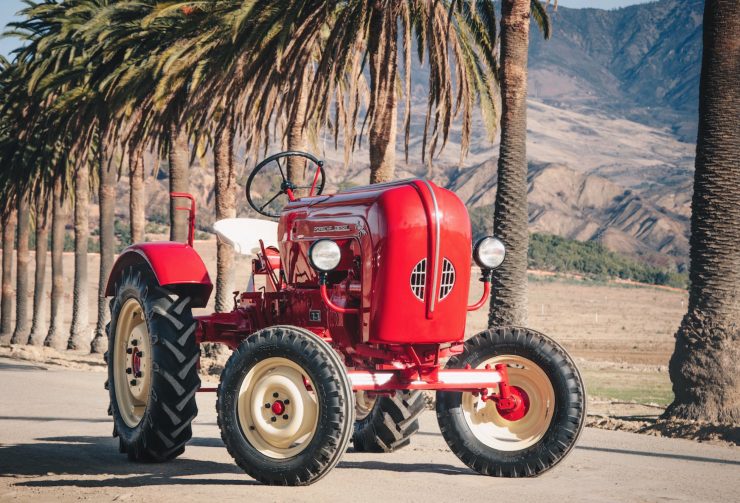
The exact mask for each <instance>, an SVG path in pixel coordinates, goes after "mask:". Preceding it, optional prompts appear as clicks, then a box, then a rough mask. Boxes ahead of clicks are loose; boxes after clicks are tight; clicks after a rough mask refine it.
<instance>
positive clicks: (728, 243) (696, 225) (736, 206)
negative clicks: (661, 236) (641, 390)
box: [665, 0, 740, 425]
mask: <svg viewBox="0 0 740 503" xmlns="http://www.w3.org/2000/svg"><path fill="white" fill-rule="evenodd" d="M703 41H704V48H703V53H702V66H701V77H700V84H699V88H700V92H699V132H698V138H697V142H696V163H695V171H694V194H693V198H692V203H691V209H692V212H691V240H690V245H691V250H690V273H689V278H690V284H691V286H690V288H689V303H688V312H687V313H686V315H685V316H684V318H683V320H682V322H681V326H680V327H679V329H678V332H677V333H676V347H675V351H674V353H673V356H672V357H671V361H670V366H669V372H670V376H671V381H672V382H673V393H674V395H675V398H674V400H673V403H671V405H670V406H669V407H668V409H667V410H666V412H665V416H666V417H671V418H680V419H690V420H703V421H718V422H723V423H727V424H734V425H737V424H738V423H740V376H739V375H738V361H740V337H738V335H740V332H739V330H740V290H739V289H738V285H740V251H738V247H737V244H738V243H740V227H738V222H740V190H739V189H738V187H740V128H738V122H737V119H738V110H740V87H739V86H738V75H740V4H739V3H738V2H736V1H733V0H707V1H706V2H705V4H704V35H703Z"/></svg>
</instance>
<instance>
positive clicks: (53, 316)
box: [44, 176, 69, 348]
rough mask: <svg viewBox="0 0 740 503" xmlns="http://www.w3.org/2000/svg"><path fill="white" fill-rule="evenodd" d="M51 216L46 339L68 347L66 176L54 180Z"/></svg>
mask: <svg viewBox="0 0 740 503" xmlns="http://www.w3.org/2000/svg"><path fill="white" fill-rule="evenodd" d="M52 198H53V201H52V205H53V207H52V218H51V305H50V309H49V331H48V333H47V334H46V339H45V340H44V346H47V347H59V348H61V347H62V346H63V347H66V338H65V341H64V342H65V344H61V342H62V341H61V338H62V336H63V335H64V290H65V283H66V282H65V280H64V237H65V229H66V226H67V220H68V218H69V215H68V214H67V213H68V212H67V204H66V200H65V194H64V178H63V177H62V176H58V177H57V178H56V180H54V189H53V196H52Z"/></svg>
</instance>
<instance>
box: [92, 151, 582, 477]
mask: <svg viewBox="0 0 740 503" xmlns="http://www.w3.org/2000/svg"><path fill="white" fill-rule="evenodd" d="M281 161H282V162H281ZM284 163H285V165H284ZM297 163H298V164H297ZM296 165H298V166H302V167H303V169H306V168H308V167H311V168H312V169H313V170H314V171H313V173H312V176H309V177H308V179H310V180H311V184H310V185H306V186H297V185H295V184H294V183H292V182H291V180H290V179H289V178H290V176H291V175H289V174H288V175H286V173H287V172H288V171H290V169H287V168H289V167H290V166H293V168H292V171H295V168H294V166H296ZM284 168H285V169H284ZM324 180H325V174H324V169H323V163H322V162H321V161H319V160H318V159H317V158H315V157H314V156H312V155H311V154H307V153H303V152H282V153H280V154H276V155H274V156H272V157H269V158H267V159H265V160H264V161H262V162H261V163H260V164H258V165H257V167H256V168H255V169H254V171H253V172H252V174H251V175H250V177H249V179H248V182H247V200H248V202H249V204H250V206H251V207H252V209H253V210H254V211H256V212H257V213H260V214H262V215H264V216H266V217H271V218H277V219H278V223H277V225H276V224H274V223H272V222H269V221H265V220H256V219H230V220H228V221H221V222H217V223H216V225H215V230H216V232H217V234H218V235H219V239H221V240H222V241H224V242H227V243H229V244H231V245H232V246H234V248H235V249H236V250H237V251H239V252H241V253H245V254H252V256H253V257H254V259H253V260H252V271H251V275H250V280H249V284H248V285H247V287H246V288H245V289H244V291H240V292H234V307H233V309H232V310H231V311H230V312H221V313H213V314H210V315H207V316H195V317H194V316H193V315H192V311H191V310H192V309H193V308H198V307H205V306H206V304H207V303H208V299H209V297H210V294H211V291H212V283H211V280H210V277H209V274H208V271H207V270H206V267H205V265H204V264H203V261H202V260H201V258H200V257H199V256H198V254H197V253H196V252H195V250H194V249H193V237H194V230H195V211H196V208H195V200H194V199H193V197H192V196H191V195H189V194H184V193H173V194H171V196H172V197H174V198H178V199H181V200H183V199H184V200H189V203H190V204H189V206H187V207H182V208H180V207H178V208H177V209H178V210H184V211H187V212H188V214H189V225H190V232H189V235H188V242H187V243H176V242H159V243H143V244H135V245H133V246H131V247H129V248H128V249H126V250H125V251H124V253H123V254H122V255H121V256H120V257H119V258H118V260H117V262H116V264H115V267H114V269H113V272H112V274H111V278H110V281H109V284H108V287H107V291H106V294H107V295H108V296H110V297H111V298H112V300H111V323H110V325H109V351H108V353H107V355H106V357H107V361H108V368H109V375H108V383H107V384H108V389H109V392H110V399H111V401H110V403H111V405H110V413H111V414H112V415H113V416H114V436H117V437H118V438H119V441H120V450H121V452H125V453H127V454H128V456H129V458H130V459H132V460H156V461H166V460H169V459H172V458H174V457H176V456H177V455H179V454H180V453H182V452H183V450H184V447H185V444H186V443H187V441H188V440H189V439H190V437H191V422H192V420H193V419H194V418H195V416H196V414H197V407H196V403H195V395H196V392H197V391H217V392H218V399H217V409H218V423H219V427H220V429H221V434H222V438H223V440H224V442H225V444H226V447H227V449H228V450H229V452H230V453H231V455H232V456H233V457H234V459H235V460H236V462H237V463H238V464H239V466H241V467H242V468H243V469H244V470H245V471H246V472H247V473H248V474H250V475H251V476H253V477H254V478H256V479H258V480H260V481H262V482H264V483H267V484H281V485H302V484H309V483H312V482H314V481H316V480H318V479H320V478H321V477H322V476H324V475H325V474H326V473H328V471H329V470H330V469H331V468H333V467H334V466H335V465H336V464H337V462H338V461H339V458H340V456H341V455H342V454H343V453H344V451H345V450H346V448H347V445H348V443H349V441H350V439H351V440H352V442H353V445H354V448H355V450H357V451H375V452H390V451H393V450H395V449H398V448H401V447H403V446H405V445H407V444H408V443H409V442H410V438H411V436H412V435H413V433H415V432H416V431H417V429H418V416H419V414H421V412H422V411H423V410H424V408H425V403H426V399H425V395H424V393H423V392H424V391H435V392H436V397H437V398H436V412H437V419H438V422H439V425H440V429H441V431H442V434H443V436H444V438H445V440H446V441H447V443H448V445H449V446H450V448H451V450H452V451H453V452H454V453H455V454H456V455H457V456H458V457H459V458H460V459H461V460H462V461H463V462H464V463H466V464H467V465H468V466H469V467H471V468H472V469H473V470H475V471H477V472H479V473H481V474H485V475H493V476H512V477H514V476H533V475H537V474H539V473H542V472H544V471H546V470H547V469H549V468H551V467H552V466H554V465H555V464H557V463H558V462H559V461H560V460H562V459H563V457H564V456H565V455H566V454H567V453H568V452H569V451H570V450H571V449H572V447H573V445H574V444H575V442H576V440H577V438H578V435H579V434H580V431H581V429H582V427H583V422H584V418H585V393H584V388H583V383H582V380H581V378H580V375H579V372H578V369H577V368H576V366H575V364H574V362H573V360H572V359H571V358H570V357H569V356H568V354H567V353H566V351H565V350H564V349H563V348H561V347H560V346H559V345H558V344H557V343H555V342H554V341H553V340H551V339H549V338H548V337H546V336H544V335H542V334H540V333H538V332H535V331H533V330H530V329H526V328H520V327H498V328H493V329H489V330H486V331H484V332H482V333H480V334H478V335H475V336H474V337H472V338H470V339H468V340H464V333H465V323H466V313H467V312H468V311H471V310H475V309H478V308H480V307H482V306H484V305H485V304H486V300H487V298H488V296H489V292H490V289H491V283H490V282H491V279H490V278H491V270H492V269H494V268H496V267H498V266H499V265H500V264H501V263H502V262H503V261H504V258H505V250H504V246H503V244H502V243H501V242H500V241H498V240H497V239H495V238H493V237H487V238H483V239H481V240H480V241H478V243H477V244H476V245H475V247H473V246H472V242H471V227H470V221H469V217H468V213H467V210H466V208H465V206H464V204H463V203H462V202H461V201H460V199H459V198H458V197H457V196H456V195H455V194H454V193H452V192H450V191H448V190H445V189H442V188H440V187H437V186H436V185H435V184H434V183H432V182H430V181H427V180H423V179H410V180H401V181H395V182H389V183H384V184H376V185H371V186H365V187H357V188H352V189H348V190H344V191H340V192H338V193H336V194H334V195H329V196H327V195H323V194H322V192H323V188H324ZM473 260H474V261H475V262H476V264H477V265H478V266H479V267H480V268H481V278H480V279H481V281H482V282H483V286H484V288H483V295H482V297H481V298H480V299H479V300H476V301H475V302H473V303H469V301H468V285H469V284H470V279H471V269H472V262H473ZM203 343H222V344H225V345H226V346H228V347H229V348H231V349H232V350H233V353H232V355H231V357H230V358H229V361H228V363H227V364H226V366H225V369H224V371H223V373H222V375H221V381H220V384H219V387H218V388H202V387H201V386H200V379H199V378H198V374H197V368H198V360H199V357H200V345H201V344H203Z"/></svg>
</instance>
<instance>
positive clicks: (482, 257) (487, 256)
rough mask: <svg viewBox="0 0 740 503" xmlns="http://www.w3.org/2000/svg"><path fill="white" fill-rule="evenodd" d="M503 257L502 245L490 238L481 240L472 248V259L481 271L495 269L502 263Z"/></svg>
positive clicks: (504, 254)
mask: <svg viewBox="0 0 740 503" xmlns="http://www.w3.org/2000/svg"><path fill="white" fill-rule="evenodd" d="M505 257H506V248H505V247H504V244H503V243H502V242H501V241H499V240H498V239H496V238H494V237H491V236H488V237H485V238H481V239H480V240H478V242H477V243H475V248H473V258H474V259H475V262H476V263H477V264H478V265H479V266H480V267H482V268H483V269H496V268H497V267H498V266H500V265H501V264H502V263H503V262H504V258H505Z"/></svg>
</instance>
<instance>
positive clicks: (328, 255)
mask: <svg viewBox="0 0 740 503" xmlns="http://www.w3.org/2000/svg"><path fill="white" fill-rule="evenodd" d="M341 259H342V251H341V250H340V249H339V245H338V244H336V243H335V242H334V241H332V240H331V239H319V240H318V241H316V242H315V243H314V244H312V245H311V248H309V249H308V260H309V261H310V262H311V266H312V267H313V268H314V269H317V270H319V271H321V272H329V271H333V270H334V269H335V268H336V267H337V266H338V265H339V261H340V260H341Z"/></svg>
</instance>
